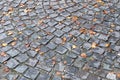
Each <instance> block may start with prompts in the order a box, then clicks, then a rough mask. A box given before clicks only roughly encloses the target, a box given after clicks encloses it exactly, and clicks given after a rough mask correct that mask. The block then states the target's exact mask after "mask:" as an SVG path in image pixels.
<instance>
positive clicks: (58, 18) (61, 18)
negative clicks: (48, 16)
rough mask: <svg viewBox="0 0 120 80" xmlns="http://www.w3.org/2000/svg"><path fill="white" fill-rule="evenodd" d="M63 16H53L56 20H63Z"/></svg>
mask: <svg viewBox="0 0 120 80" xmlns="http://www.w3.org/2000/svg"><path fill="white" fill-rule="evenodd" d="M64 19H65V18H64V17H63V16H58V17H56V18H55V20H56V21H63V20H64Z"/></svg>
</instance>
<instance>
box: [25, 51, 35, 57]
mask: <svg viewBox="0 0 120 80" xmlns="http://www.w3.org/2000/svg"><path fill="white" fill-rule="evenodd" d="M27 53H28V56H30V57H35V55H36V54H37V52H36V51H32V50H30V51H27Z"/></svg>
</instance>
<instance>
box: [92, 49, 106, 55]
mask: <svg viewBox="0 0 120 80" xmlns="http://www.w3.org/2000/svg"><path fill="white" fill-rule="evenodd" d="M104 51H105V50H104V49H103V48H100V47H97V48H95V49H94V50H93V52H95V53H99V54H103V53H104Z"/></svg>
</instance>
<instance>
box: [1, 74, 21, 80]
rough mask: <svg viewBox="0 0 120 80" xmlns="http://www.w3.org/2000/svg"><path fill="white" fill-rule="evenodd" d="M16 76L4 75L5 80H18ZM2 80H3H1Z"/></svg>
mask: <svg viewBox="0 0 120 80" xmlns="http://www.w3.org/2000/svg"><path fill="white" fill-rule="evenodd" d="M18 76H19V75H18V74H15V73H10V74H7V75H6V78H7V80H15V79H17V78H18ZM3 80H4V79H3ZM5 80H6V79H5Z"/></svg>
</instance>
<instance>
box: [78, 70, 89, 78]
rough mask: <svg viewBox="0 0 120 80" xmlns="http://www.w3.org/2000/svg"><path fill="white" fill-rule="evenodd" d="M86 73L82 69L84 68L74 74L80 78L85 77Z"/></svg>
mask: <svg viewBox="0 0 120 80" xmlns="http://www.w3.org/2000/svg"><path fill="white" fill-rule="evenodd" d="M88 75H89V73H88V72H86V71H84V70H79V71H78V72H77V73H76V76H77V77H79V78H81V79H85V80H86V79H87V78H88Z"/></svg>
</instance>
